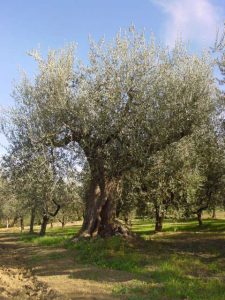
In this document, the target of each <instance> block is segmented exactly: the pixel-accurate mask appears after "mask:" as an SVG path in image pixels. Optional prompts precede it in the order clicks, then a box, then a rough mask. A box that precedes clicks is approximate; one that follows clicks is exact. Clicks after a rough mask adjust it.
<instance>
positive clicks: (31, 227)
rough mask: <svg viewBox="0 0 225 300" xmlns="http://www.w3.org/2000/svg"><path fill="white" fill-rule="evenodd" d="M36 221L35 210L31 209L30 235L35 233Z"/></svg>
mask: <svg viewBox="0 0 225 300" xmlns="http://www.w3.org/2000/svg"><path fill="white" fill-rule="evenodd" d="M34 220H35V208H34V207H33V208H32V209H31V215H30V230H29V232H30V233H34Z"/></svg>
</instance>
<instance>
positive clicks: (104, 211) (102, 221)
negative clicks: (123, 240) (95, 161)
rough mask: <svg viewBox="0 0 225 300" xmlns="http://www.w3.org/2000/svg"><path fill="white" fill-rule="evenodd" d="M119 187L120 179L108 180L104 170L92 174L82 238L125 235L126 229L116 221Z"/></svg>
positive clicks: (100, 169)
mask: <svg viewBox="0 0 225 300" xmlns="http://www.w3.org/2000/svg"><path fill="white" fill-rule="evenodd" d="M96 174H97V176H96ZM117 186H118V179H115V178H111V179H109V178H106V177H105V176H104V171H103V169H102V168H99V169H98V172H93V173H92V174H91V179H90V183H89V188H88V189H87V192H86V199H85V201H86V203H85V214H84V221H83V225H82V228H81V230H80V232H79V236H80V237H93V236H96V235H99V236H101V237H107V236H113V235H115V234H119V233H120V234H125V231H126V229H125V228H123V227H122V225H121V224H119V222H118V221H116V201H115V199H116V193H117Z"/></svg>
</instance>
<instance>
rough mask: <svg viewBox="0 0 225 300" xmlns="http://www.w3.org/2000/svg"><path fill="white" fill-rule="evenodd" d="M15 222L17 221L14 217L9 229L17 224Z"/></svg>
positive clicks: (16, 217)
mask: <svg viewBox="0 0 225 300" xmlns="http://www.w3.org/2000/svg"><path fill="white" fill-rule="evenodd" d="M17 220H18V216H15V217H14V218H13V221H12V224H11V225H10V226H9V227H14V226H15V224H16V222H17Z"/></svg>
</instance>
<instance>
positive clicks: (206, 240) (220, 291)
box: [21, 219, 225, 300]
mask: <svg viewBox="0 0 225 300" xmlns="http://www.w3.org/2000/svg"><path fill="white" fill-rule="evenodd" d="M203 222H204V223H203V226H202V227H199V226H198V224H197V222H196V221H194V220H192V221H179V222H178V221H170V220H166V221H165V224H164V233H162V234H156V235H154V234H153V231H154V223H153V222H151V221H149V220H137V219H136V220H134V221H133V226H132V230H133V231H134V232H136V233H137V234H138V235H140V236H141V237H143V239H140V241H139V240H137V241H133V242H130V241H129V242H128V241H126V240H124V239H123V238H121V237H118V236H117V237H112V238H108V239H101V238H96V239H92V240H80V241H78V242H76V243H73V242H72V241H71V237H72V236H74V234H75V232H78V230H79V226H71V227H66V228H64V229H62V228H53V229H48V231H47V234H46V236H45V237H39V236H38V235H28V234H22V235H21V238H22V240H23V241H25V242H29V243H32V244H36V245H40V246H51V247H53V246H60V247H61V246H63V247H65V248H67V249H68V251H67V255H68V256H69V257H72V258H73V259H74V261H75V262H78V263H79V264H83V265H85V266H87V265H88V266H90V265H94V266H97V267H98V268H99V272H101V269H104V270H105V269H113V270H119V271H126V272H129V273H131V275H132V278H133V280H130V281H127V280H126V282H124V283H123V282H120V283H116V284H115V285H114V288H113V294H114V295H115V296H118V297H119V298H120V299H121V298H122V299H125V300H149V299H154V300H161V299H166V300H184V299H186V300H211V299H213V300H222V299H225V247H224V245H225V235H224V232H225V220H210V219H205V220H203ZM34 259H36V260H37V261H41V263H44V260H45V259H55V260H61V259H62V260H63V259H64V257H62V256H61V255H60V254H58V253H55V254H54V253H53V254H51V255H50V256H47V257H46V258H44V257H39V256H38V255H37V257H34ZM93 278H94V279H92V280H96V281H97V280H98V274H97V273H96V274H95V276H94V277H93ZM115 282H116V280H115Z"/></svg>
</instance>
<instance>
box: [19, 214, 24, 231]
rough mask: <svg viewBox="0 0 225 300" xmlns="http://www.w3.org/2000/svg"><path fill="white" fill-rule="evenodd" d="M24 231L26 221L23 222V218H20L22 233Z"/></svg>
mask: <svg viewBox="0 0 225 300" xmlns="http://www.w3.org/2000/svg"><path fill="white" fill-rule="evenodd" d="M23 230H24V221H23V217H20V231H21V232H23Z"/></svg>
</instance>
